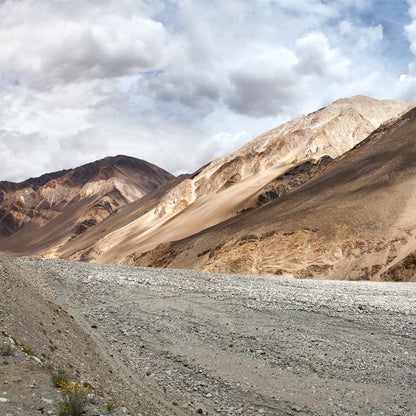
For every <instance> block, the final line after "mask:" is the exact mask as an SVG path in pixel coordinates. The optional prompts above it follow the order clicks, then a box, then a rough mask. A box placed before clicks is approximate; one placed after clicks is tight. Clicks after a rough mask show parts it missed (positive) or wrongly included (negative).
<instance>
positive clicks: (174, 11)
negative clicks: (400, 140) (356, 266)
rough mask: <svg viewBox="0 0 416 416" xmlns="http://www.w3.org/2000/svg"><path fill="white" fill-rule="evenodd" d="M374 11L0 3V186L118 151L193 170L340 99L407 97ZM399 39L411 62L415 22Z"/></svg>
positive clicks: (279, 1) (320, 1) (353, 0)
mask: <svg viewBox="0 0 416 416" xmlns="http://www.w3.org/2000/svg"><path fill="white" fill-rule="evenodd" d="M400 1H403V0H400ZM409 5H410V6H411V9H410V16H411V17H412V19H413V20H414V21H416V1H414V0H412V1H409ZM374 6H375V1H374V0H340V1H337V2H330V1H326V0H325V1H324V0H227V1H223V0H212V1H209V2H208V1H205V0H151V1H150V0H106V1H98V0H71V1H64V0H42V1H35V0H6V1H4V2H0V50H1V54H0V89H1V91H0V92H1V95H0V149H1V158H4V160H7V162H5V163H2V165H1V166H0V179H24V178H25V177H27V176H33V175H35V174H36V175H37V174H40V173H42V172H44V171H45V170H59V169H62V168H68V167H74V166H76V165H78V164H80V163H86V162H88V161H90V160H92V159H96V158H100V157H104V156H107V155H109V154H113V155H114V154H119V153H125V154H130V155H132V156H136V157H140V158H144V159H147V160H149V161H150V162H153V163H156V164H159V165H161V166H162V167H164V168H165V169H168V170H170V171H172V172H173V173H179V172H184V171H193V170H195V169H197V168H198V167H200V165H201V164H202V163H206V162H208V161H209V160H210V159H212V158H214V157H218V156H221V155H225V154H226V153H228V152H230V151H233V150H235V149H236V147H238V146H240V145H243V144H244V142H246V141H248V140H250V139H251V138H253V137H254V136H255V135H256V134H260V133H262V132H264V131H265V130H267V129H270V128H273V127H275V126H276V125H278V124H279V123H281V122H283V121H286V120H288V119H290V118H293V117H295V116H297V115H299V114H301V113H307V112H310V111H313V110H316V109H317V108H319V107H322V106H324V105H326V104H328V103H329V102H331V101H333V100H335V99H337V98H340V97H343V96H349V95H354V94H367V95H372V96H375V97H376V98H401V97H402V98H407V99H415V97H416V81H415V79H416V78H415V76H416V74H415V68H416V64H414V63H413V62H409V64H410V65H409V71H408V72H407V73H404V74H402V73H401V72H398V69H397V67H396V63H395V62H394V60H392V59H391V58H390V57H389V56H387V55H386V56H383V55H382V52H381V51H382V50H383V48H382V46H383V44H384V42H386V41H388V40H389V39H388V36H389V32H388V30H387V31H386V30H385V28H384V27H383V24H384V23H383V21H382V19H381V21H380V19H379V20H377V19H375V18H374V19H373V18H369V16H370V17H372V16H373V14H372V13H373V9H374ZM361 14H362V15H361ZM403 30H406V35H407V37H408V39H409V43H410V47H411V51H412V53H413V54H414V55H416V23H414V22H412V23H411V24H409V25H408V26H407V27H406V29H404V28H403ZM403 46H404V47H405V48H407V45H403ZM415 62H416V60H415ZM242 132H246V134H242ZM28 149H31V150H30V151H29V150H28Z"/></svg>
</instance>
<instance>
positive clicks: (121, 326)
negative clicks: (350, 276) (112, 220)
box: [18, 259, 416, 416]
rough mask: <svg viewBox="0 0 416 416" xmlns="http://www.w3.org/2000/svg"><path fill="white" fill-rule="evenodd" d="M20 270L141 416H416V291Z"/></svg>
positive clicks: (136, 271)
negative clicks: (41, 281)
mask: <svg viewBox="0 0 416 416" xmlns="http://www.w3.org/2000/svg"><path fill="white" fill-rule="evenodd" d="M18 261H19V264H20V266H21V267H23V268H24V269H25V270H27V272H28V273H30V272H33V270H36V272H37V273H38V274H39V275H40V276H43V277H44V278H45V279H46V282H47V284H48V286H49V287H50V288H51V289H52V290H53V291H55V293H56V295H57V299H55V300H54V301H55V302H57V303H58V304H59V305H60V306H62V308H63V309H64V310H66V311H67V312H68V313H69V314H71V315H72V316H73V317H74V318H75V320H76V321H77V322H78V323H79V324H80V325H81V326H82V327H83V328H85V329H87V330H88V331H90V332H91V334H92V338H93V340H94V341H95V344H96V346H97V350H98V352H99V354H101V355H102V356H103V357H104V358H105V359H107V360H109V362H111V363H112V367H111V368H112V371H115V372H118V375H121V376H122V377H123V378H125V379H126V380H129V382H130V385H131V391H129V392H126V396H127V397H125V403H126V405H127V406H128V407H129V408H130V409H132V411H134V412H136V413H135V414H137V413H139V412H141V413H142V414H143V415H145V414H149V415H150V414H155V415H162V414H165V415H169V416H170V415H173V414H178V415H188V414H208V415H292V414H293V415H295V414H296V415H337V416H338V415H350V414H351V415H354V414H358V415H416V405H415V400H414V398H415V397H416V377H415V376H416V317H415V314H416V307H415V305H416V303H415V302H416V285H414V284H403V283H399V284H393V283H371V282H340V281H311V280H292V279H284V278H276V277H269V276H235V275H218V274H208V273H202V272H196V271H184V270H167V269H145V268H133V267H122V266H104V265H98V264H83V263H74V262H68V261H63V260H47V261H41V260H33V259H19V260H18ZM110 381H111V380H110ZM144 402H146V403H147V405H146V406H147V407H146V408H145V409H142V408H141V404H140V403H144ZM149 403H150V404H149ZM152 406H153V407H154V410H151V408H152Z"/></svg>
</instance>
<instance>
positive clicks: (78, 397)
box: [58, 381, 90, 416]
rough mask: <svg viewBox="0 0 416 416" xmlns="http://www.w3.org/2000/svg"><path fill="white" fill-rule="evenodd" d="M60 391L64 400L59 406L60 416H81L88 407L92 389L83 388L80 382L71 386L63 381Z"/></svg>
mask: <svg viewBox="0 0 416 416" xmlns="http://www.w3.org/2000/svg"><path fill="white" fill-rule="evenodd" d="M59 390H60V391H61V392H62V393H63V396H64V398H63V400H62V402H60V403H59V405H58V416H81V415H82V414H83V412H84V410H85V407H86V405H87V402H88V394H89V392H90V389H89V388H84V387H82V386H81V385H80V384H79V383H78V382H77V383H74V384H70V383H67V382H64V381H61V382H60V384H59Z"/></svg>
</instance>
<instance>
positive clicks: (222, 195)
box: [59, 96, 414, 271]
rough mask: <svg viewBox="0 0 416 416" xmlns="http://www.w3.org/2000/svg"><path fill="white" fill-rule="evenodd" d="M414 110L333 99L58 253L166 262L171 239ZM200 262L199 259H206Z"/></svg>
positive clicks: (311, 170) (282, 189)
mask: <svg viewBox="0 0 416 416" xmlns="http://www.w3.org/2000/svg"><path fill="white" fill-rule="evenodd" d="M413 105H414V104H412V103H406V102H400V101H393V100H382V101H379V100H375V99H372V98H368V97H363V96H357V97H352V98H348V99H342V100H338V101H335V102H334V103H332V104H331V105H329V106H328V107H326V108H323V109H321V110H319V111H316V112H314V113H312V114H309V115H306V116H302V117H299V118H297V119H294V120H292V121H290V122H288V123H285V124H283V125H281V126H279V127H277V128H276V129H273V130H271V131H269V132H267V133H264V134H262V135H261V136H259V137H257V138H255V139H254V140H253V141H251V142H249V143H248V144H246V145H245V146H243V147H242V148H241V149H239V150H238V151H236V152H234V153H232V154H231V155H229V156H227V157H225V158H220V159H216V160H214V161H212V162H211V163H209V164H208V165H206V166H205V167H203V168H201V169H200V170H198V171H197V172H195V173H194V174H193V175H190V176H188V177H184V178H183V179H182V180H180V181H178V183H177V184H176V186H169V187H168V188H166V189H165V191H164V192H160V191H159V190H158V195H157V197H154V198H153V199H152V202H151V203H149V199H147V200H145V201H137V203H135V206H134V207H129V208H128V209H127V208H126V209H125V210H124V211H121V210H120V212H119V213H118V214H117V215H115V216H112V217H110V218H108V219H107V220H106V221H104V222H103V223H102V224H100V226H99V227H95V228H94V230H93V231H94V237H93V238H91V234H88V235H85V236H81V238H80V239H77V240H76V241H74V244H72V245H66V246H65V247H63V248H62V250H60V252H59V255H60V256H62V257H66V258H72V259H75V260H85V261H96V262H103V263H126V262H127V263H131V264H148V265H168V264H170V263H169V262H164V261H162V260H161V259H158V256H159V253H160V256H163V252H164V251H163V247H164V245H166V244H167V246H168V247H170V244H169V242H171V241H175V240H181V239H184V238H187V237H189V236H192V235H195V234H197V233H199V232H202V231H203V230H205V229H207V228H209V227H213V226H215V225H217V224H220V223H222V222H224V221H227V220H230V219H232V218H236V221H239V218H240V216H239V214H241V213H244V212H249V211H251V210H257V209H259V208H260V207H261V206H263V205H264V204H266V205H267V204H268V203H269V201H272V200H275V199H276V198H278V199H280V198H281V197H283V196H284V195H286V194H290V193H292V192H294V191H295V190H296V189H297V188H299V187H300V186H302V184H303V183H305V182H307V181H309V180H310V178H312V177H314V176H315V175H317V174H319V172H321V171H322V170H323V169H325V167H326V165H328V163H330V162H331V160H332V159H334V158H337V157H339V156H340V155H342V154H344V153H345V152H346V151H348V150H350V149H351V148H353V147H354V146H355V145H356V144H357V143H359V142H360V141H362V140H363V139H365V138H366V137H367V136H368V135H369V134H370V133H371V132H373V131H374V130H375V129H376V128H378V127H379V126H380V125H381V124H382V123H384V122H386V121H387V120H390V119H391V118H395V117H398V116H401V115H402V114H403V113H405V112H406V111H408V110H409V109H410V108H411V107H412V106H413ZM124 213H125V214H124ZM123 215H126V216H125V217H124V218H123ZM254 215H255V214H254ZM127 218H128V219H127ZM116 221H117V222H118V224H119V225H120V226H118V225H117V226H116V225H115V223H116ZM98 232H100V234H98ZM215 238H217V237H215ZM218 238H219V237H218ZM160 244H162V246H159V245H160ZM158 246H159V247H158ZM156 247H158V248H157V249H156V251H154V252H153V254H154V256H155V258H156V260H155V261H153V260H152V261H150V260H149V261H147V260H146V261H144V260H143V259H141V260H139V258H140V253H144V252H147V251H149V250H153V249H155V248H156ZM207 250H208V248H207ZM168 251H169V249H168ZM197 254H200V253H197ZM201 257H202V256H200V257H198V259H199V260H201V261H202V258H201ZM181 258H182V257H181ZM146 259H148V257H146ZM219 262H220V260H219ZM201 264H202V263H201ZM174 265H175V267H182V266H183V267H199V263H198V262H196V263H192V264H190V263H189V264H188V263H186V262H185V263H183V264H182V263H181V262H179V261H176V262H175V263H174ZM204 267H205V265H204ZM262 270H263V269H262ZM267 270H268V269H267ZM236 271H237V269H236Z"/></svg>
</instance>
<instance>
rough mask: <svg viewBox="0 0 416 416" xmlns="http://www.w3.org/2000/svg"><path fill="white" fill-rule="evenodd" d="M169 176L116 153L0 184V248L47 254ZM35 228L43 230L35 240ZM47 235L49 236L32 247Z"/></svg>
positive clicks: (137, 160)
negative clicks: (66, 168) (1, 237)
mask: <svg viewBox="0 0 416 416" xmlns="http://www.w3.org/2000/svg"><path fill="white" fill-rule="evenodd" d="M172 178H173V176H172V175H170V174H169V173H168V172H166V171H164V170H162V169H160V168H158V167H157V166H154V165H151V164H149V163H147V162H145V161H142V160H139V159H134V158H130V157H127V156H116V157H109V158H106V159H103V160H99V161H96V162H93V163H89V164H87V165H84V166H81V167H78V168H75V169H72V170H66V171H61V172H56V173H52V174H47V175H43V176H42V177H40V178H32V179H28V180H27V181H24V182H21V183H17V184H15V183H11V182H0V196H1V198H0V201H1V202H0V235H1V236H3V241H0V246H1V247H2V249H5V250H8V251H9V252H17V253H19V252H20V251H19V250H22V249H24V250H26V249H27V251H26V252H27V253H28V254H39V252H41V253H42V254H44V253H45V252H53V251H54V249H55V245H56V246H59V245H61V244H62V242H64V241H66V240H70V239H73V238H74V237H76V236H78V235H80V234H82V233H85V232H86V231H87V230H89V229H90V228H91V227H93V226H94V225H96V224H98V223H99V222H101V221H102V220H103V219H104V218H106V217H107V216H108V215H110V214H111V213H112V212H114V211H115V210H116V209H118V208H120V207H121V206H123V205H125V204H126V203H129V202H132V201H134V200H137V199H139V198H141V197H143V196H144V195H146V194H147V193H149V192H152V191H154V190H155V189H156V188H157V187H159V186H160V185H161V184H164V183H166V182H168V181H170V180H171V179H172ZM54 220H55V222H54V223H53V221H54ZM28 227H30V234H27V235H26V234H25V229H28ZM45 227H46V228H45ZM41 229H42V230H43V231H44V233H40V234H39V235H38V236H37V237H36V238H37V239H38V242H35V240H36V238H34V237H35V236H34V234H36V232H37V230H41ZM18 232H19V233H18ZM27 232H28V233H29V231H27ZM17 233H18V235H16V236H15V234H17ZM48 233H49V234H50V235H49V237H48V238H49V240H48V241H47V242H45V243H44V244H43V245H41V246H39V247H37V244H38V243H39V242H42V241H43V239H44V237H45V236H47V235H48ZM54 233H55V234H60V236H59V238H58V239H59V241H58V240H57V239H55V240H54V238H52V235H53V234H54ZM6 237H9V238H7V239H6ZM28 245H30V247H31V248H29V247H28Z"/></svg>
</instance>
